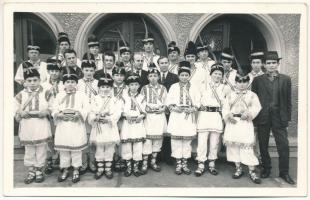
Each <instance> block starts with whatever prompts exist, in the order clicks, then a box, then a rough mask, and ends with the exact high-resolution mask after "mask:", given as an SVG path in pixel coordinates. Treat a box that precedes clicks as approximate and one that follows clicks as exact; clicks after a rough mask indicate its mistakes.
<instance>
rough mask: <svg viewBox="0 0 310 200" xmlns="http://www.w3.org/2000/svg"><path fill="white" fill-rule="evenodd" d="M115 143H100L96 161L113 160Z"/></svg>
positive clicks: (97, 148)
mask: <svg viewBox="0 0 310 200" xmlns="http://www.w3.org/2000/svg"><path fill="white" fill-rule="evenodd" d="M114 152H115V144H99V145H97V147H96V154H95V158H96V161H113V155H114Z"/></svg>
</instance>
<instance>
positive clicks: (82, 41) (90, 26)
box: [74, 13, 177, 56]
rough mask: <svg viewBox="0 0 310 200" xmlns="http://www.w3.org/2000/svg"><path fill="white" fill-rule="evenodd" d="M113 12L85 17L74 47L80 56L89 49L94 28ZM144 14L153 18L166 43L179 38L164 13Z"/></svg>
mask: <svg viewBox="0 0 310 200" xmlns="http://www.w3.org/2000/svg"><path fill="white" fill-rule="evenodd" d="M111 14H113V13H94V14H90V15H89V16H88V17H87V18H86V19H85V21H84V22H83V24H82V25H81V27H80V28H79V31H78V34H77V36H76V39H75V42H74V44H75V45H74V47H75V49H76V50H77V54H78V55H79V56H82V53H83V52H86V50H87V37H88V36H89V35H90V34H91V33H92V32H93V30H94V29H95V28H96V26H97V25H98V24H99V23H100V21H101V19H102V18H103V17H106V16H107V15H111ZM143 15H146V16H147V17H148V18H149V19H151V20H152V22H153V23H154V25H155V26H156V27H157V28H158V29H159V30H160V32H161V33H162V35H163V37H164V39H165V42H166V43H168V42H169V41H172V40H174V41H176V40H177V36H176V33H175V31H174V30H173V28H172V26H171V25H170V23H169V22H168V21H167V19H166V18H165V17H164V16H163V15H161V14H157V13H145V14H143Z"/></svg>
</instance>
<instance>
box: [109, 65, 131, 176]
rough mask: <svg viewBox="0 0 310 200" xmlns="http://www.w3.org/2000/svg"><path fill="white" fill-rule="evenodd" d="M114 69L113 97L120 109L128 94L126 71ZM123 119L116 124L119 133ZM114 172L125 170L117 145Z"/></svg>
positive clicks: (121, 68) (119, 148) (120, 68)
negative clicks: (117, 101) (125, 95)
mask: <svg viewBox="0 0 310 200" xmlns="http://www.w3.org/2000/svg"><path fill="white" fill-rule="evenodd" d="M116 66H117V67H114V68H113V70H112V75H113V77H112V78H113V87H112V89H113V96H114V97H115V98H116V99H118V100H119V103H120V107H121V108H123V106H124V98H123V95H124V94H127V93H128V86H127V85H126V84H125V76H126V69H124V67H119V66H118V65H116ZM123 121H124V119H123V118H120V119H119V120H118V122H117V126H118V130H119V132H120V131H121V127H122V124H123ZM115 148H116V149H115V163H114V168H115V171H124V170H125V168H126V165H125V161H124V160H123V159H122V158H121V145H119V144H117V145H116V147H115Z"/></svg>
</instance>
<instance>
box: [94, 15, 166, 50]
mask: <svg viewBox="0 0 310 200" xmlns="http://www.w3.org/2000/svg"><path fill="white" fill-rule="evenodd" d="M142 17H143V18H144V20H145V22H146V24H147V28H148V31H149V32H150V33H151V34H152V36H153V37H154V39H155V44H154V49H155V52H156V53H157V54H162V55H165V54H166V53H167V49H166V48H167V47H166V42H165V40H164V37H163V35H162V34H161V33H160V31H159V29H158V28H157V27H156V25H155V24H154V23H153V22H152V21H151V19H149V18H148V17H147V16H144V15H142V14H121V13H118V14H111V15H107V16H105V17H104V18H103V19H102V20H101V21H100V23H98V25H97V27H96V28H95V29H94V31H93V34H94V35H96V36H97V38H98V40H99V41H100V48H101V50H102V51H104V50H107V49H109V50H112V51H114V52H117V51H118V42H119V41H121V37H120V34H119V32H118V30H119V31H120V32H121V33H122V35H123V37H124V39H125V40H126V41H127V42H128V43H129V45H130V48H131V49H132V51H142V48H143V44H142V42H141V40H142V39H143V38H144V36H145V28H144V24H143V21H142Z"/></svg>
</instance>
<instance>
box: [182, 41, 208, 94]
mask: <svg viewBox="0 0 310 200" xmlns="http://www.w3.org/2000/svg"><path fill="white" fill-rule="evenodd" d="M184 57H185V60H186V61H188V62H189V63H190V65H191V74H190V77H189V81H190V83H191V84H193V85H194V87H197V88H200V87H202V86H203V84H204V83H205V73H204V71H203V69H202V68H197V66H196V59H197V48H196V45H195V44H194V42H192V41H189V42H188V44H187V47H186V49H185V51H184Z"/></svg>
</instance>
